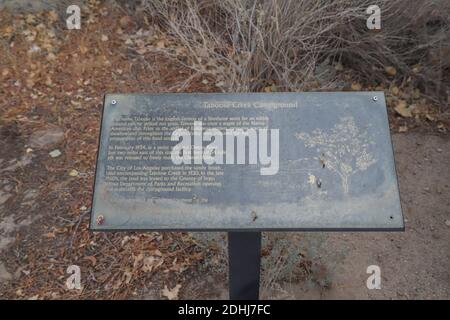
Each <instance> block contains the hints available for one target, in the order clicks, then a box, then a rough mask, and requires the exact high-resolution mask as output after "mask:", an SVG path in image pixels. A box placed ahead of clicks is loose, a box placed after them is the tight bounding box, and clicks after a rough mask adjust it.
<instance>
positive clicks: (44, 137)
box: [28, 128, 64, 149]
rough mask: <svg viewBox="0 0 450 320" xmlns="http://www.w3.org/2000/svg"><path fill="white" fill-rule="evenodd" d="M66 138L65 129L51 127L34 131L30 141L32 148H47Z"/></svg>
mask: <svg viewBox="0 0 450 320" xmlns="http://www.w3.org/2000/svg"><path fill="white" fill-rule="evenodd" d="M63 139H64V131H63V130H62V129H61V128H51V129H46V130H39V131H36V132H34V133H33V134H32V135H31V137H30V141H29V143H28V144H29V145H30V147H32V148H41V149H47V148H49V147H51V146H53V145H55V144H58V143H60V142H61V141H62V140H63Z"/></svg>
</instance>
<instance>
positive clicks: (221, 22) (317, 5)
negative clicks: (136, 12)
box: [142, 0, 450, 102]
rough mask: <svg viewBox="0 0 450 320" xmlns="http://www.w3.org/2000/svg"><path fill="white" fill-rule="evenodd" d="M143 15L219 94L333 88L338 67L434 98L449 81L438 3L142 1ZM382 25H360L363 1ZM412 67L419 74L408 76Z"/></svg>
mask: <svg viewBox="0 0 450 320" xmlns="http://www.w3.org/2000/svg"><path fill="white" fill-rule="evenodd" d="M142 2H143V5H144V7H145V8H146V11H147V14H148V15H149V16H150V17H151V18H152V19H153V21H154V22H156V23H157V24H158V25H159V26H161V27H162V28H163V29H164V30H166V31H167V32H169V33H170V34H171V35H172V36H173V37H175V38H176V39H177V40H178V41H179V42H180V43H181V44H182V45H183V46H184V48H185V49H186V50H187V51H188V55H189V57H190V60H189V61H186V59H179V55H177V54H176V53H175V52H172V51H170V50H166V53H167V54H168V55H170V56H171V57H173V58H175V59H178V60H179V62H181V63H183V64H187V65H189V67H191V68H192V69H194V70H195V71H196V72H198V73H201V74H204V75H205V74H206V75H207V74H210V75H213V76H214V77H215V78H216V79H218V81H217V82H218V83H217V84H218V86H219V87H221V88H222V90H223V91H260V90H262V89H264V88H266V91H267V90H268V89H270V88H268V86H272V87H273V89H274V90H280V91H281V90H290V91H295V90H312V89H315V90H317V89H336V88H338V87H339V85H338V82H337V80H338V75H337V74H336V69H338V70H339V69H340V66H341V65H343V66H344V68H345V69H349V70H351V71H352V73H353V74H354V75H356V76H357V77H358V78H360V79H361V80H363V81H364V80H365V81H366V83H370V84H372V85H373V84H377V83H380V82H381V81H383V80H384V79H385V78H386V73H385V67H386V66H393V67H395V68H396V70H397V79H398V81H402V80H405V79H407V78H408V77H409V76H410V75H411V74H413V71H412V70H413V69H414V68H415V69H414V71H415V74H414V79H415V81H417V85H419V86H421V87H422V88H421V89H422V90H423V91H424V92H426V93H427V94H428V95H429V96H431V97H433V98H434V99H435V100H436V99H437V98H438V97H439V98H440V99H441V102H442V99H443V98H444V100H445V99H447V94H448V92H446V88H448V86H449V84H450V79H449V75H448V74H449V72H448V71H449V68H450V61H449V58H448V54H449V53H450V33H449V26H450V21H449V20H450V18H449V17H450V3H449V2H448V1H447V0H396V1H391V0H330V1H328V0H327V1H324V0H285V1H274V0H264V1H251V0H224V1H211V0H202V1H193V0H192V1H191V0H184V1H177V0H143V1H142ZM373 4H377V5H378V6H379V7H380V8H381V18H382V29H381V31H379V32H374V31H370V30H368V29H367V27H366V19H367V18H368V14H366V12H365V10H366V8H367V7H368V6H369V5H373ZM417 70H419V72H417Z"/></svg>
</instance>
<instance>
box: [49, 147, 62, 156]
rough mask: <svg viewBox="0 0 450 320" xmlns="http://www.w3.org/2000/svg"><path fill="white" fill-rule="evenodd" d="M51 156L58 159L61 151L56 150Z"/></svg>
mask: <svg viewBox="0 0 450 320" xmlns="http://www.w3.org/2000/svg"><path fill="white" fill-rule="evenodd" d="M49 155H50V157H52V158H57V157H59V156H60V155H61V151H59V149H55V150H53V151H52V152H50V153H49Z"/></svg>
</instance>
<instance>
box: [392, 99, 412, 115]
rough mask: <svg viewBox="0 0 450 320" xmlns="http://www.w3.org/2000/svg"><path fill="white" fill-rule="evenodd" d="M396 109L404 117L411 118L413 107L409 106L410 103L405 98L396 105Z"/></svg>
mask: <svg viewBox="0 0 450 320" xmlns="http://www.w3.org/2000/svg"><path fill="white" fill-rule="evenodd" d="M394 110H395V111H396V112H397V113H398V114H399V115H401V116H402V117H405V118H410V117H412V112H411V111H412V108H410V107H408V105H407V104H406V101H404V100H400V101H399V102H398V103H397V105H396V106H395V108H394Z"/></svg>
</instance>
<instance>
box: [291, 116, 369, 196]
mask: <svg viewBox="0 0 450 320" xmlns="http://www.w3.org/2000/svg"><path fill="white" fill-rule="evenodd" d="M295 136H296V138H297V139H299V140H301V141H303V143H304V144H305V146H306V147H307V148H316V151H317V153H318V154H319V156H318V157H315V158H316V159H318V160H320V161H321V163H322V164H323V165H324V166H325V167H326V168H328V169H329V170H331V171H333V172H335V173H336V174H338V175H339V177H340V178H341V182H342V188H343V191H344V193H345V194H347V193H348V190H349V183H350V177H351V176H352V175H353V174H355V173H356V172H359V171H364V170H366V169H367V168H369V167H370V166H371V165H372V164H374V163H375V162H376V160H375V158H374V157H373V155H372V154H371V153H370V148H369V147H370V145H371V144H373V141H370V140H369V139H368V137H367V132H361V131H360V130H359V129H358V127H357V126H356V124H355V120H354V119H353V117H344V118H341V119H340V121H339V123H337V124H336V125H335V126H334V127H333V128H332V129H331V130H330V131H329V132H324V131H323V130H321V129H315V130H313V131H312V133H311V134H309V133H304V132H300V133H296V135H295Z"/></svg>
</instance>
